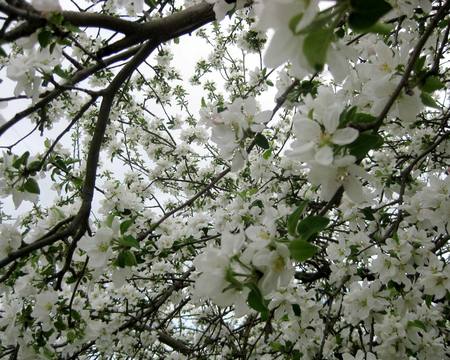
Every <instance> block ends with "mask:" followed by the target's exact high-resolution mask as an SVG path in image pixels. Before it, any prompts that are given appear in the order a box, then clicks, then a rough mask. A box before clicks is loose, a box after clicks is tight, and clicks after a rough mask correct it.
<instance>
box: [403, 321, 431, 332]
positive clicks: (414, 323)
mask: <svg viewBox="0 0 450 360" xmlns="http://www.w3.org/2000/svg"><path fill="white" fill-rule="evenodd" d="M408 326H409V327H416V328H419V329H422V330H423V331H427V327H426V326H425V324H424V323H423V322H422V321H420V320H411V321H408Z"/></svg>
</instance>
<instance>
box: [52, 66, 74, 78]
mask: <svg viewBox="0 0 450 360" xmlns="http://www.w3.org/2000/svg"><path fill="white" fill-rule="evenodd" d="M53 72H54V73H55V74H56V75H58V76H59V77H61V78H63V79H69V78H70V75H69V74H68V72H67V71H64V70H63V69H62V68H61V66H60V65H57V66H55V67H54V68H53Z"/></svg>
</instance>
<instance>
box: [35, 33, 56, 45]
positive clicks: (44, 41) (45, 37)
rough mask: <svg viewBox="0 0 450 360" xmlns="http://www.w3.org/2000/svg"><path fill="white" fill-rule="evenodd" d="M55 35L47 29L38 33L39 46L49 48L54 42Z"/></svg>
mask: <svg viewBox="0 0 450 360" xmlns="http://www.w3.org/2000/svg"><path fill="white" fill-rule="evenodd" d="M52 37H53V34H52V32H51V31H49V30H47V29H42V30H41V31H39V33H38V41H39V45H41V47H42V48H45V47H47V46H48V45H49V44H50V43H51V42H52Z"/></svg>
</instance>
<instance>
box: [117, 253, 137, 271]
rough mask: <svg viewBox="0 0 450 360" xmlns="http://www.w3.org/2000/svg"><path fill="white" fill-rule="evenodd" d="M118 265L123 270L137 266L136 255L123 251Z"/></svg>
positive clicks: (118, 258)
mask: <svg viewBox="0 0 450 360" xmlns="http://www.w3.org/2000/svg"><path fill="white" fill-rule="evenodd" d="M116 264H117V266H119V267H122V268H123V267H126V266H134V265H137V261H136V256H134V253H133V252H132V251H130V250H123V251H121V252H120V253H119V256H118V257H117V261H116Z"/></svg>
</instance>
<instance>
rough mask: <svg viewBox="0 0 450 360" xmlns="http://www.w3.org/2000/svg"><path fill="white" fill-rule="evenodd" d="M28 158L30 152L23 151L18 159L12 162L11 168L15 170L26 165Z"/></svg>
mask: <svg viewBox="0 0 450 360" xmlns="http://www.w3.org/2000/svg"><path fill="white" fill-rule="evenodd" d="M29 157H30V152H29V151H25V152H24V153H23V154H22V155H21V156H20V157H19V158H17V159H15V160H14V161H13V163H12V166H13V167H14V168H16V169H19V168H20V166H21V165H26V163H27V162H28V158H29Z"/></svg>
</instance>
